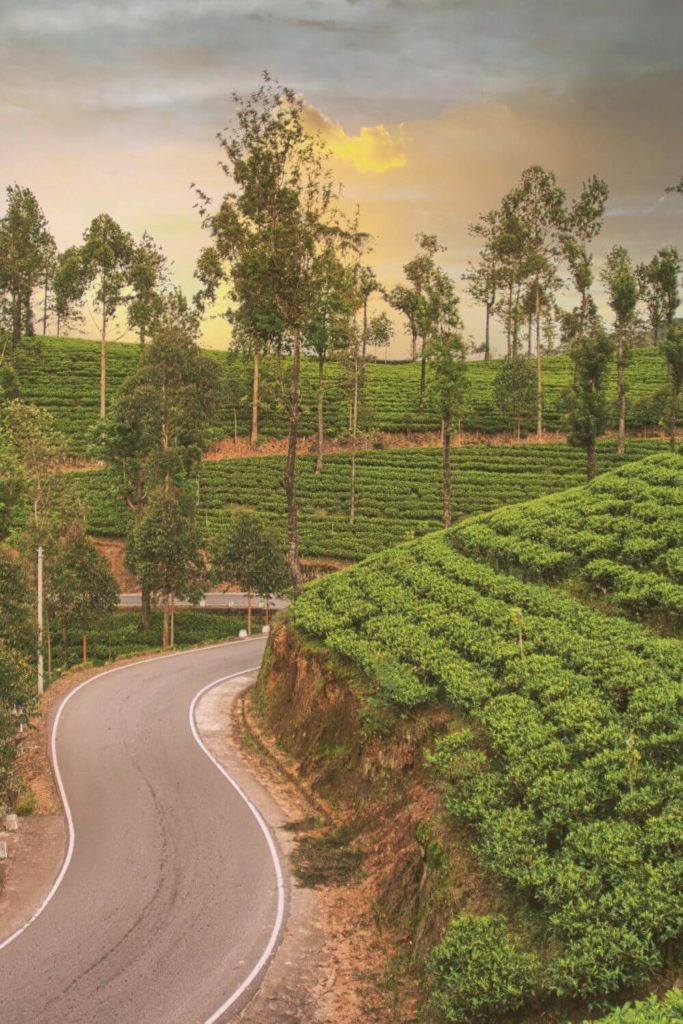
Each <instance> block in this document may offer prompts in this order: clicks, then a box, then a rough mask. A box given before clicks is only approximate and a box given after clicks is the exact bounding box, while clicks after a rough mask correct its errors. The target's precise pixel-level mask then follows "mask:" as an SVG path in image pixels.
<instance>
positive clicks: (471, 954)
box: [427, 915, 540, 1024]
mask: <svg viewBox="0 0 683 1024" xmlns="http://www.w3.org/2000/svg"><path fill="white" fill-rule="evenodd" d="M427 967H428V969H429V971H430V973H431V974H432V976H433V993H432V1001H433V1004H434V1006H435V1008H436V1009H437V1010H438V1011H439V1013H440V1014H441V1016H442V1017H443V1019H444V1020H446V1021H457V1022H458V1024H477V1022H479V1021H490V1020H492V1019H493V1018H494V1017H495V1018H497V1017H498V1015H500V1014H504V1013H508V1012H511V1011H513V1010H519V1009H520V1008H521V1007H522V1006H524V1004H525V1003H527V1002H528V1001H529V999H530V998H531V997H532V995H533V993H534V989H535V987H536V984H537V980H538V975H539V970H540V965H539V961H538V960H537V958H536V957H535V956H534V955H533V954H531V953H523V952H520V951H519V950H518V949H517V948H516V947H515V946H514V945H513V943H512V942H511V941H510V938H509V937H508V935H507V932H506V928H505V920H504V919H503V918H502V917H498V916H494V915H488V916H486V917H459V918H455V919H454V920H453V921H452V922H451V925H450V927H449V929H448V931H447V932H446V934H445V935H444V937H443V938H442V940H441V942H439V943H438V945H436V946H435V947H434V948H433V949H432V951H431V953H430V954H429V957H428V959H427Z"/></svg>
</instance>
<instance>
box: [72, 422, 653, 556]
mask: <svg viewBox="0 0 683 1024" xmlns="http://www.w3.org/2000/svg"><path fill="white" fill-rule="evenodd" d="M664 447H665V446H664V443H663V442H661V441H630V442H629V443H628V444H627V448H626V454H625V456H624V458H625V459H626V460H633V459H640V458H643V457H644V456H646V455H650V454H652V453H653V452H656V451H662V450H664ZM620 461H622V460H621V459H620V457H619V456H618V455H617V454H616V445H615V443H614V442H612V441H606V442H603V443H601V444H600V446H599V454H598V463H599V469H601V470H606V469H610V468H613V467H614V466H616V465H618V464H619V463H620ZM349 463H350V457H349V456H348V455H331V456H328V458H327V460H326V463H325V468H324V472H323V473H322V475H321V476H316V474H315V472H314V469H315V464H314V460H313V458H312V457H309V456H303V457H301V458H300V459H299V460H298V486H299V499H300V502H299V504H300V524H301V548H302V553H303V555H304V556H306V557H309V558H314V557H315V558H329V559H340V560H348V561H353V560H355V559H358V558H362V557H364V556H365V555H368V554H371V553H372V552H373V551H379V550H381V549H382V548H385V547H387V546H389V545H390V544H396V543H399V542H401V541H404V540H409V539H411V538H412V537H417V536H421V535H423V534H425V533H428V532H430V531H431V530H436V529H438V528H439V526H440V522H441V450H440V449H438V448H416V449H394V450H385V451H364V452H361V453H359V455H358V464H357V485H358V498H357V520H356V523H355V524H354V526H351V525H350V524H349V521H348V509H349V500H350V466H349ZM453 463H454V478H453V501H454V504H453V508H454V514H455V515H456V516H465V515H472V514H473V513H477V512H487V511H489V510H490V509H494V508H497V507H498V506H500V505H504V504H508V503H510V502H518V501H527V500H529V499H530V498H536V497H539V496H541V495H543V494H550V493H552V492H555V491H559V490H563V489H564V488H567V487H571V486H573V485H575V484H578V483H581V482H582V480H583V479H584V476H585V469H584V457H583V455H582V453H581V452H580V451H578V450H577V449H575V448H570V447H568V446H567V445H561V444H551V445H471V446H466V447H463V448H456V449H454V451H453ZM283 466H284V461H283V459H282V458H281V457H279V456H263V457H259V458H253V459H224V460H221V461H216V462H206V463H204V466H203V469H202V477H201V481H200V501H199V522H200V525H201V527H202V529H203V531H204V533H205V535H206V536H210V535H212V534H214V533H216V532H218V531H220V529H221V526H222V525H223V524H224V523H225V521H226V518H227V515H228V514H229V511H230V509H233V508H245V507H246V508H253V509H257V510H258V511H259V512H261V513H263V514H264V515H265V516H266V517H267V518H269V519H270V520H271V521H273V522H274V523H275V524H277V525H282V524H283V523H284V521H285V511H286V504H285V493H284V486H283V482H282V472H283ZM71 479H72V481H73V484H74V486H75V487H76V489H77V491H78V493H79V494H80V495H81V497H82V500H83V503H84V507H85V510H86V520H87V525H88V530H89V532H90V533H92V534H95V535H99V536H121V535H123V534H124V533H125V532H126V528H127V522H128V511H127V509H126V508H125V506H124V504H123V503H122V501H121V500H120V498H119V496H118V491H117V487H116V481H115V478H114V476H113V475H112V474H111V473H110V472H109V471H106V470H103V471H98V472H91V471H78V472H74V473H73V474H71Z"/></svg>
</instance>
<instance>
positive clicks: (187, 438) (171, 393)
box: [102, 296, 218, 630]
mask: <svg viewBox="0 0 683 1024" xmlns="http://www.w3.org/2000/svg"><path fill="white" fill-rule="evenodd" d="M182 308H183V303H182V301H181V299H180V298H179V297H177V296H176V298H175V299H174V300H172V301H171V306H170V308H169V309H168V310H167V311H166V313H164V314H162V317H161V320H160V322H159V323H158V325H157V327H156V328H155V333H154V334H153V335H152V338H151V340H150V341H149V343H148V344H146V345H145V348H144V349H143V351H142V355H141V359H140V365H139V367H138V368H137V369H136V370H135V371H134V372H133V373H132V374H131V375H129V376H128V377H127V378H126V380H125V382H124V385H123V387H122V388H121V389H120V390H119V392H118V394H117V397H116V400H115V402H114V405H113V407H112V410H111V412H110V415H109V417H108V418H107V420H106V422H105V425H104V428H103V433H102V442H103V452H104V456H105V458H106V460H107V461H108V462H109V464H110V465H111V466H113V468H114V469H115V470H116V473H117V475H118V478H119V486H120V489H121V493H122V496H123V498H124V500H125V502H126V504H127V506H128V507H129V508H130V509H131V511H132V512H133V514H134V521H133V527H132V529H133V530H134V529H135V524H136V522H137V521H138V520H139V518H140V517H141V516H142V515H143V513H144V512H145V508H146V504H147V500H148V497H149V494H150V492H152V491H153V490H154V489H156V488H158V487H160V486H161V487H164V486H166V487H168V486H170V485H171V484H173V485H184V484H187V483H189V482H195V483H196V480H197V476H198V473H199V470H200V466H201V453H202V450H203V448H204V445H205V440H206V427H207V425H208V423H209V421H210V418H211V415H212V413H213V409H214V406H215V401H216V398H217V395H218V381H217V366H216V363H215V362H214V361H213V360H211V359H210V358H209V357H208V356H207V355H206V354H205V353H203V352H201V351H200V350H199V348H198V347H197V344H196V342H195V341H194V340H193V338H192V337H191V333H190V332H191V329H192V325H193V318H192V312H191V311H188V314H187V315H188V316H189V321H188V322H187V323H186V324H185V325H183V316H182ZM171 320H172V321H173V325H171V323H170V321H171ZM183 326H184V327H185V329H183ZM141 589H142V624H143V628H144V629H145V630H147V629H148V628H149V625H150V621H151V591H150V590H149V588H148V587H147V585H146V582H145V579H144V578H142V579H141Z"/></svg>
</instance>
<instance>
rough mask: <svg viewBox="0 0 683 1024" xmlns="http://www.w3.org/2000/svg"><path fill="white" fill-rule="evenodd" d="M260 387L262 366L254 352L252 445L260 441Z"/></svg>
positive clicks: (256, 353) (250, 439)
mask: <svg viewBox="0 0 683 1024" xmlns="http://www.w3.org/2000/svg"><path fill="white" fill-rule="evenodd" d="M259 386H260V366H259V354H258V352H254V380H253V384H252V390H251V435H250V437H249V442H250V444H252V445H254V444H256V442H257V441H258V421H259Z"/></svg>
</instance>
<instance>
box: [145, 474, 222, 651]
mask: <svg viewBox="0 0 683 1024" xmlns="http://www.w3.org/2000/svg"><path fill="white" fill-rule="evenodd" d="M125 563H126V567H127V568H128V569H130V571H131V572H134V573H135V574H136V575H137V576H138V578H139V580H140V582H141V585H142V586H143V587H144V588H146V590H147V591H148V592H149V593H151V594H157V595H159V597H160V598H161V601H162V603H163V609H164V626H163V640H162V644H163V646H164V647H165V648H166V647H173V645H174V643H175V636H174V633H175V601H176V598H181V599H185V598H186V599H189V600H191V601H193V602H196V601H198V600H199V599H200V598H201V596H202V594H203V591H204V585H205V566H204V558H203V555H202V552H201V538H200V535H199V531H198V529H197V525H196V523H195V506H194V501H193V500H192V498H191V496H190V495H189V494H188V492H187V491H185V490H183V489H182V488H180V487H177V486H175V485H173V484H167V485H160V486H158V487H157V488H155V490H153V491H152V492H151V493H150V494H149V495H148V497H147V501H146V503H145V506H144V508H143V510H142V512H141V514H140V515H139V516H138V517H137V518H136V520H135V523H134V525H133V529H132V531H131V534H130V538H129V541H128V546H127V549H126V558H125Z"/></svg>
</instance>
